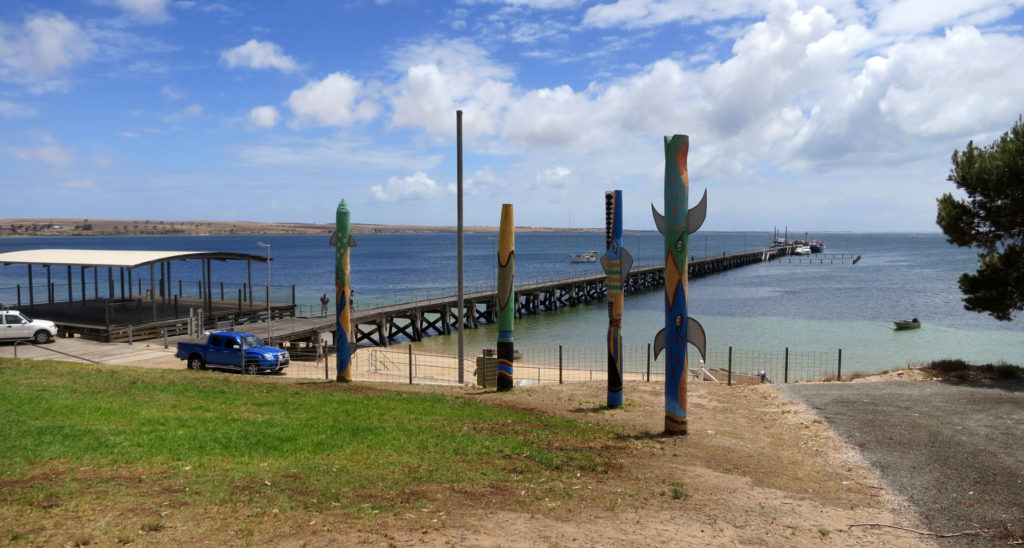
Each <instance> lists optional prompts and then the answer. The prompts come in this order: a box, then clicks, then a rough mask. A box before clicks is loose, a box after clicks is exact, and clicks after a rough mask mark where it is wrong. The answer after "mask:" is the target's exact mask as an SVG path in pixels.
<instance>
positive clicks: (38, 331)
mask: <svg viewBox="0 0 1024 548" xmlns="http://www.w3.org/2000/svg"><path fill="white" fill-rule="evenodd" d="M56 336H57V324H55V323H53V322H51V321H50V320H33V319H32V318H29V317H28V316H26V315H24V314H22V313H21V312H19V311H17V310H3V311H0V339H6V340H33V341H35V342H37V343H39V344H44V343H48V342H50V341H52V340H53V338H54V337H56Z"/></svg>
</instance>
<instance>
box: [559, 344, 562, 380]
mask: <svg viewBox="0 0 1024 548" xmlns="http://www.w3.org/2000/svg"><path fill="white" fill-rule="evenodd" d="M558 384H562V345H558Z"/></svg>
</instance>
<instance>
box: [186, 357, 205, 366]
mask: <svg viewBox="0 0 1024 548" xmlns="http://www.w3.org/2000/svg"><path fill="white" fill-rule="evenodd" d="M188 368H189V369H206V364H205V363H204V362H203V358H201V357H200V356H199V355H198V354H193V355H191V356H189V357H188Z"/></svg>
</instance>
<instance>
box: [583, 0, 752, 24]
mask: <svg viewBox="0 0 1024 548" xmlns="http://www.w3.org/2000/svg"><path fill="white" fill-rule="evenodd" d="M766 7H767V6H766V3H765V2H764V1H763V0H719V1H717V2H693V1H691V0H617V1H616V2H614V3H611V4H598V5H596V6H593V7H591V8H589V9H587V14H586V15H585V16H584V18H583V24H584V25H588V26H594V27H602V28H603V27H613V26H623V27H626V28H638V27H650V26H655V25H661V24H664V23H670V22H673V21H689V22H702V21H715V20H720V19H732V18H734V17H747V18H749V17H756V16H758V15H760V14H762V13H764V11H765V8H766Z"/></svg>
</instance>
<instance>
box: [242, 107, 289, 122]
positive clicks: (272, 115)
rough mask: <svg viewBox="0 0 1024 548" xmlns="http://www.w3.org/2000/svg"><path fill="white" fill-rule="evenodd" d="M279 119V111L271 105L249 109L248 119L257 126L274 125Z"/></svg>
mask: <svg viewBox="0 0 1024 548" xmlns="http://www.w3.org/2000/svg"><path fill="white" fill-rule="evenodd" d="M280 119H281V113H279V112H278V111H277V107H274V106H272V105H264V106H261V107H255V108H253V109H252V110H250V111H249V120H250V121H251V122H252V123H253V124H254V125H256V126H257V127H274V126H276V125H277V122H278V120H280Z"/></svg>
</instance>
